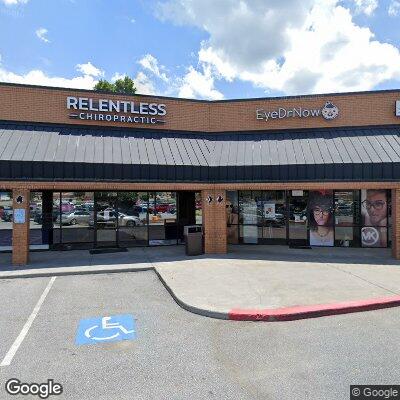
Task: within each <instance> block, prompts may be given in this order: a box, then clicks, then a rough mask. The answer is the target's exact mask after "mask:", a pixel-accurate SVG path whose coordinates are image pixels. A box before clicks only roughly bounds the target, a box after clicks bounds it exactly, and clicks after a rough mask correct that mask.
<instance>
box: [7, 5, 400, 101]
mask: <svg viewBox="0 0 400 400" xmlns="http://www.w3.org/2000/svg"><path fill="white" fill-rule="evenodd" d="M399 22H400V1H399V0H381V1H379V0H343V1H340V0H285V1H281V0H160V1H156V0H154V1H149V0H113V1H109V0H53V1H49V0H0V38H1V39H0V57H1V58H0V81H8V82H18V83H31V84H39V85H52V86H66V87H79V88H91V87H92V86H93V85H94V84H95V82H96V81H97V80H98V79H101V78H105V79H108V80H113V79H116V78H118V77H119V76H122V75H123V74H128V75H130V76H131V77H132V78H134V80H135V82H136V84H137V87H138V91H139V92H141V93H147V94H160V95H168V96H179V97H192V98H202V99H223V98H227V99H229V98H248V97H265V96H274V95H296V94H307V93H324V92H336V91H339V92H340V91H357V90H373V89H389V88H399V87H400V51H399V49H400V30H399V29H398V26H399Z"/></svg>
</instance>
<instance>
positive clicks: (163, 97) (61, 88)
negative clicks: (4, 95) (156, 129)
mask: <svg viewBox="0 0 400 400" xmlns="http://www.w3.org/2000/svg"><path fill="white" fill-rule="evenodd" d="M0 86H15V87H26V88H32V89H48V90H63V91H65V90H71V91H76V92H82V93H101V94H110V95H114V96H128V97H135V96H141V97H148V98H156V99H168V100H176V101H191V102H195V103H206V104H213V103H230V102H232V103H234V102H246V101H262V100H279V99H280V100H284V99H286V100H287V99H307V98H318V97H332V96H357V95H373V94H379V93H400V88H399V89H381V90H365V91H358V92H332V93H314V94H301V95H292V96H271V97H251V98H244V99H237V98H236V99H224V100H201V99H189V98H183V97H171V96H159V95H149V94H141V93H136V94H126V93H120V92H109V91H103V90H101V91H100V90H99V91H98V90H93V89H77V88H69V87H60V86H42V85H32V84H25V83H13V82H0Z"/></svg>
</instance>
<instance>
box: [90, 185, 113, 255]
mask: <svg viewBox="0 0 400 400" xmlns="http://www.w3.org/2000/svg"><path fill="white" fill-rule="evenodd" d="M117 215H118V208H117V193H116V192H96V193H95V213H94V226H95V232H96V247H117V246H118V236H117V232H118V218H117Z"/></svg>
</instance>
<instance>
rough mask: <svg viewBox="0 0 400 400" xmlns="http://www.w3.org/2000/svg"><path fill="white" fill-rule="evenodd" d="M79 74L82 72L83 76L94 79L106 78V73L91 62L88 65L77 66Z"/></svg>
mask: <svg viewBox="0 0 400 400" xmlns="http://www.w3.org/2000/svg"><path fill="white" fill-rule="evenodd" d="M75 68H76V70H77V71H78V72H82V74H83V75H90V76H94V77H102V76H104V71H102V70H101V69H99V68H97V67H95V66H94V65H93V64H92V63H91V62H90V61H88V62H87V63H86V64H77V66H76V67H75Z"/></svg>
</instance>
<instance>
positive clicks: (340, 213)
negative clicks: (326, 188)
mask: <svg viewBox="0 0 400 400" xmlns="http://www.w3.org/2000/svg"><path fill="white" fill-rule="evenodd" d="M359 231H360V191H359V190H347V191H338V190H337V191H335V246H339V247H356V246H359Z"/></svg>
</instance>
